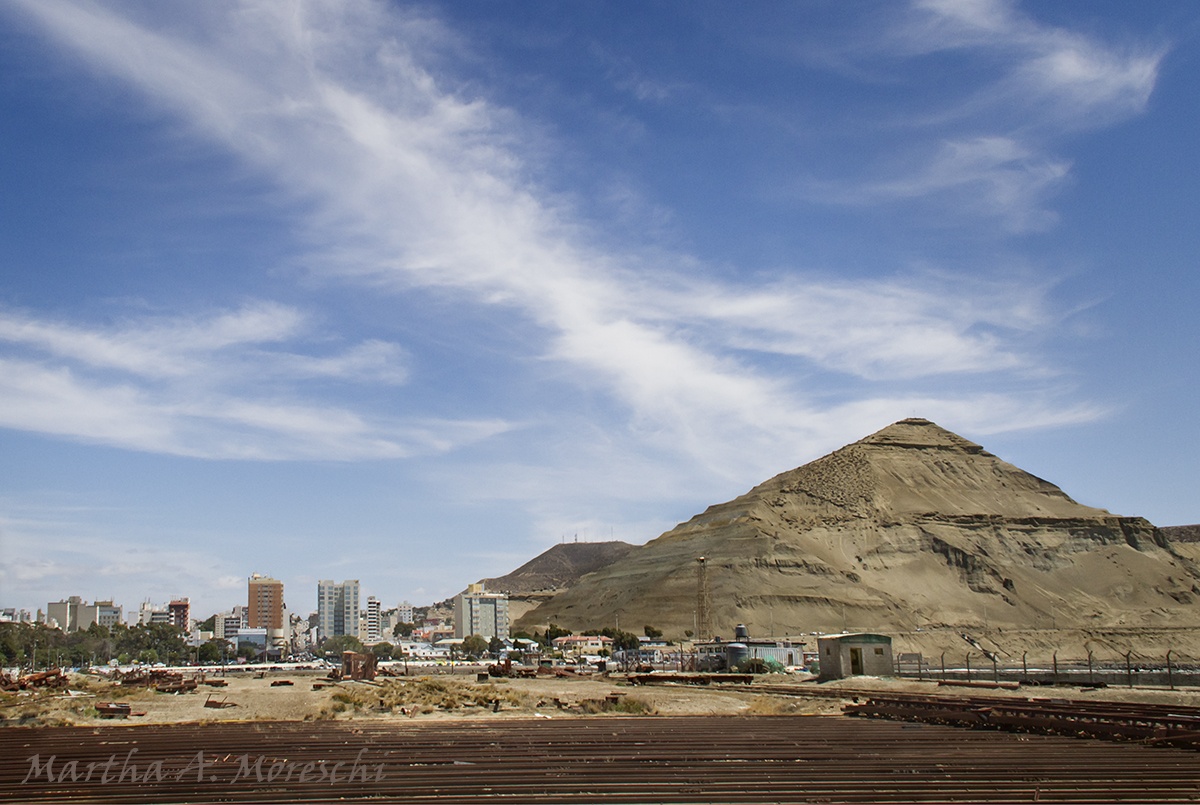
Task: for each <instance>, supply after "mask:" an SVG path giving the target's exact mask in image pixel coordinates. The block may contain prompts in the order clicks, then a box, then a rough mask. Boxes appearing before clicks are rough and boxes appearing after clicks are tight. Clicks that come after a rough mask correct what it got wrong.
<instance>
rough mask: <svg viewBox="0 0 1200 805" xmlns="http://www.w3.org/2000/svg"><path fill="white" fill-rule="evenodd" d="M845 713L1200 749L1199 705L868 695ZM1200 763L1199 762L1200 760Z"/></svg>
mask: <svg viewBox="0 0 1200 805" xmlns="http://www.w3.org/2000/svg"><path fill="white" fill-rule="evenodd" d="M846 712H847V713H849V714H851V715H857V716H865V717H870V718H890V719H897V720H901V721H923V722H927V723H937V724H951V725H954V726H963V727H974V728H977V729H1002V730H1009V731H1013V732H1031V733H1041V734H1048V735H1076V736H1080V737H1088V738H1107V739H1113V740H1125V741H1152V742H1155V743H1163V744H1171V745H1174V746H1180V747H1183V748H1189V749H1198V748H1200V708H1195V707H1181V706H1177V705H1159V704H1132V703H1124V702H1082V701H1078V700H1065V699H1018V698H1007V697H1005V698H1002V697H998V696H919V695H913V694H909V695H901V696H897V695H892V694H886V693H883V694H871V695H870V696H869V697H867V700H866V701H865V702H864V703H862V704H853V705H849V706H848V707H847V708H846ZM1198 765H1200V764H1198Z"/></svg>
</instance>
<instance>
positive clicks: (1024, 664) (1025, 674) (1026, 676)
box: [1021, 651, 1029, 682]
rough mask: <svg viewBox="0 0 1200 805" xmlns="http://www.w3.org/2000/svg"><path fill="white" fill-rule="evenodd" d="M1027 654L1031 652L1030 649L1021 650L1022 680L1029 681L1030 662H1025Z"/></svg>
mask: <svg viewBox="0 0 1200 805" xmlns="http://www.w3.org/2000/svg"><path fill="white" fill-rule="evenodd" d="M1027 654H1029V652H1028V651H1022V652H1021V681H1022V682H1028V681H1029V664H1028V663H1027V662H1025V656H1026V655H1027Z"/></svg>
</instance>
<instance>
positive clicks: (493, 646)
mask: <svg viewBox="0 0 1200 805" xmlns="http://www.w3.org/2000/svg"><path fill="white" fill-rule="evenodd" d="M487 650H488V654H491V655H492V656H493V657H499V656H500V652H502V651H504V641H503V640H501V639H500V638H499V637H497V636H496V635H492V639H491V640H489V641H488V648H487Z"/></svg>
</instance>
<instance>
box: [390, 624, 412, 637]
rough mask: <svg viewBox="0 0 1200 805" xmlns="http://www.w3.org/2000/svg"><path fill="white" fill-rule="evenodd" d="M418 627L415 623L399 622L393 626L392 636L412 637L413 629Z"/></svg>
mask: <svg viewBox="0 0 1200 805" xmlns="http://www.w3.org/2000/svg"><path fill="white" fill-rule="evenodd" d="M416 628H417V627H416V624H413V623H397V624H396V625H395V626H393V627H392V637H412V633H413V629H416Z"/></svg>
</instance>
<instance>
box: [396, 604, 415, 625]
mask: <svg viewBox="0 0 1200 805" xmlns="http://www.w3.org/2000/svg"><path fill="white" fill-rule="evenodd" d="M412 622H413V605H412V604H410V603H408V602H407V601H402V602H401V603H400V606H398V607H396V623H412Z"/></svg>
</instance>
